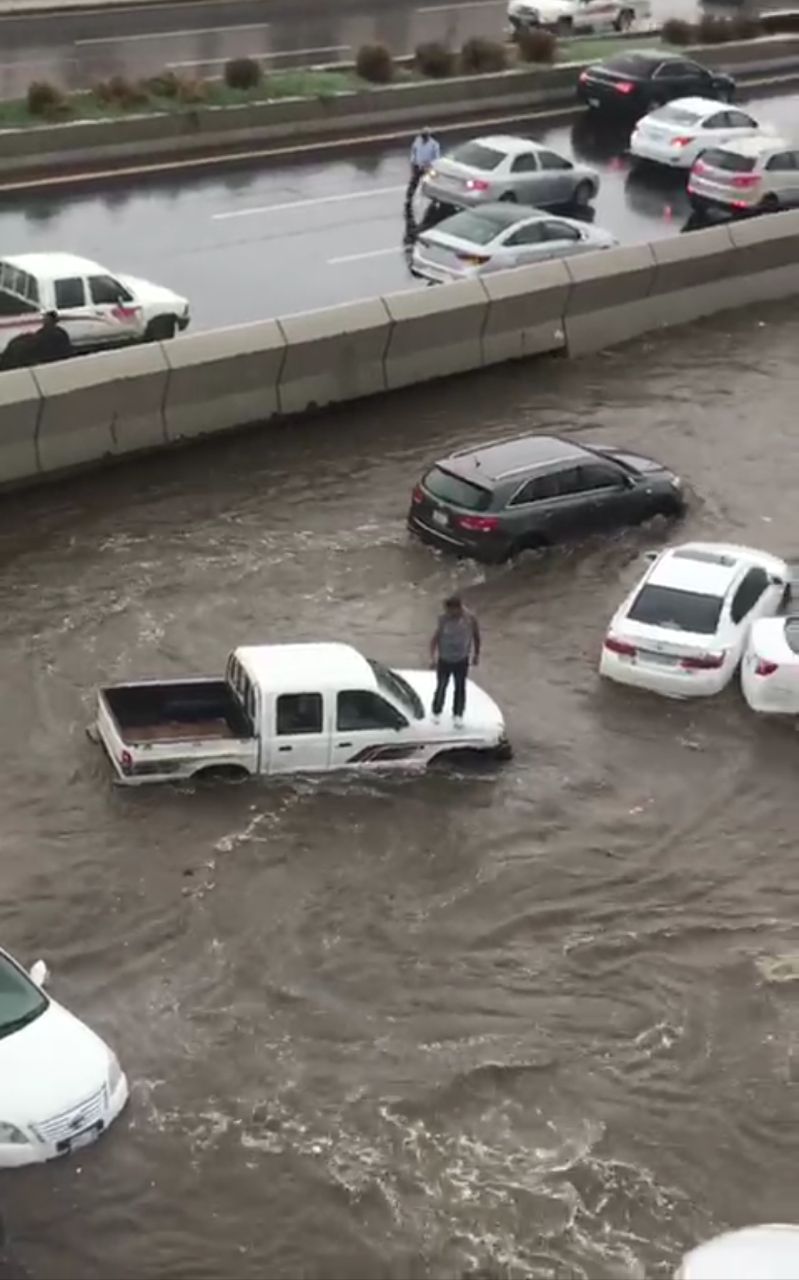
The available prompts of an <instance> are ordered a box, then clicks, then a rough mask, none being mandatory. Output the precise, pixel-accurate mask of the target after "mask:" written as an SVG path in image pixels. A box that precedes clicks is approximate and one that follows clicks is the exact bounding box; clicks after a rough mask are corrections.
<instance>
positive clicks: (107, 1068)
mask: <svg viewBox="0 0 799 1280" xmlns="http://www.w3.org/2000/svg"><path fill="white" fill-rule="evenodd" d="M46 979H47V968H46V966H45V965H44V963H43V962H42V961H41V960H39V961H37V963H36V964H35V965H34V966H33V968H32V969H31V972H30V975H29V974H27V973H26V972H25V970H24V969H23V968H22V967H21V966H20V965H18V964H17V962H16V961H15V960H13V959H12V958H11V956H10V955H9V954H8V953H7V952H6V951H3V950H0V1168H15V1167H17V1166H19V1165H23V1164H35V1163H38V1162H40V1161H43V1160H52V1159H54V1158H55V1157H56V1156H65V1155H69V1154H70V1153H71V1152H73V1151H77V1150H78V1149H79V1148H81V1147H85V1146H88V1145H89V1144H90V1143H92V1142H94V1141H95V1140H96V1139H97V1138H99V1136H100V1134H101V1133H103V1132H104V1131H105V1130H106V1129H107V1128H108V1126H109V1125H110V1124H111V1123H112V1121H114V1120H115V1119H116V1117H117V1116H118V1115H119V1113H120V1111H121V1110H122V1108H123V1107H124V1105H125V1103H126V1102H127V1100H128V1082H127V1079H126V1078H125V1074H124V1072H123V1071H122V1068H121V1067H120V1065H119V1061H118V1060H117V1057H116V1054H115V1053H114V1052H113V1051H112V1050H111V1049H109V1047H108V1045H107V1044H105V1042H104V1041H103V1040H101V1039H100V1037H99V1036H98V1035H95V1033H94V1032H93V1031H90V1030H89V1028H88V1027H87V1026H85V1025H84V1023H82V1022H80V1021H79V1020H78V1019H77V1018H76V1017H74V1016H73V1015H72V1014H71V1013H69V1012H68V1011H67V1010H66V1009H64V1008H63V1007H62V1006H61V1005H60V1004H57V1003H56V1001H55V1000H51V999H50V997H49V996H47V995H45V993H44V991H43V990H42V987H43V984H44V983H45V981H46Z"/></svg>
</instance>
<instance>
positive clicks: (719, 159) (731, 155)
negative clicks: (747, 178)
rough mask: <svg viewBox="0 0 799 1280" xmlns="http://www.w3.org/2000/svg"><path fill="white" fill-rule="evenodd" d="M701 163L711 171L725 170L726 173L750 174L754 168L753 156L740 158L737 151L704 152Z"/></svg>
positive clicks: (719, 149) (717, 150) (718, 150)
mask: <svg viewBox="0 0 799 1280" xmlns="http://www.w3.org/2000/svg"><path fill="white" fill-rule="evenodd" d="M702 163H703V164H706V165H710V166H711V168H713V169H726V170H727V172H728V173H751V172H752V170H753V169H754V167H755V157H754V156H740V155H738V152H737V151H722V150H721V148H718V149H716V150H712V149H711V150H710V151H704V152H703V153H702Z"/></svg>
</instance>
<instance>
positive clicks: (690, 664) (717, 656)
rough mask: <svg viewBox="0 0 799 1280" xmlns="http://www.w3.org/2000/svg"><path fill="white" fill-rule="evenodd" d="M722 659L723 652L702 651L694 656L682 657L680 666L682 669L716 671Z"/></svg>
mask: <svg viewBox="0 0 799 1280" xmlns="http://www.w3.org/2000/svg"><path fill="white" fill-rule="evenodd" d="M723 661H724V654H723V653H703V654H700V655H699V656H698V657H696V658H682V659H681V661H680V666H681V667H682V668H683V670H684V671H718V669H719V667H720V666H721V664H722V662H723Z"/></svg>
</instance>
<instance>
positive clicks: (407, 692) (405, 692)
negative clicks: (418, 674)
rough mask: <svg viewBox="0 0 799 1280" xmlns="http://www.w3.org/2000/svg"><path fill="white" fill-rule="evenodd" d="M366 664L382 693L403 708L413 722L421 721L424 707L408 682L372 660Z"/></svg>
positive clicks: (380, 663)
mask: <svg viewBox="0 0 799 1280" xmlns="http://www.w3.org/2000/svg"><path fill="white" fill-rule="evenodd" d="M368 662H369V666H370V667H371V668H372V670H373V672H374V673H375V677H376V679H377V683H378V684H379V686H380V688H381V689H382V690H383V693H387V694H388V695H389V697H390V698H393V699H394V701H395V702H398V703H399V704H400V706H401V707H404V709H405V710H406V711H407V712H408V714H409V715H411V716H412V717H413V718H414V720H421V719H423V717H424V706H423V705H422V700H421V698H420V697H419V695H418V693H417V692H416V690H415V689H412V688H411V686H410V685H409V684H408V681H407V680H403V678H402V676H401V675H399V674H398V673H397V672H396V671H392V670H391V667H384V666H383V664H382V662H376V661H375V659H374V658H369V659H368Z"/></svg>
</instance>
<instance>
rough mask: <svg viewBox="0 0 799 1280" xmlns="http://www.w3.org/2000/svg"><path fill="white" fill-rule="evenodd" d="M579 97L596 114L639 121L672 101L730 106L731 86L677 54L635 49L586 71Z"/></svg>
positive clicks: (727, 79)
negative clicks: (708, 100) (620, 115)
mask: <svg viewBox="0 0 799 1280" xmlns="http://www.w3.org/2000/svg"><path fill="white" fill-rule="evenodd" d="M577 97H578V98H579V99H580V101H581V102H585V103H587V105H588V106H589V107H591V108H592V109H594V110H598V111H612V112H616V113H618V112H623V113H624V114H625V115H635V116H641V115H645V114H646V113H647V112H648V111H654V110H655V108H656V107H661V106H663V104H664V103H665V102H671V101H672V99H674V98H694V97H696V98H718V99H719V100H720V101H722V102H732V100H733V98H734V97H735V81H734V80H733V78H732V76H728V75H725V74H724V73H723V72H721V71H709V70H708V68H707V67H702V66H700V65H699V63H698V62H693V61H692V60H691V59H690V58H685V57H682V56H681V55H680V54H679V53H663V52H662V50H657V49H639V50H634V51H633V52H631V53H617V54H615V55H614V56H613V57H611V58H606V59H605V60H604V62H595V63H594V64H593V66H590V67H586V69H585V71H583V72H582V74H581V75H580V78H579V80H578V81H577Z"/></svg>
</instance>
